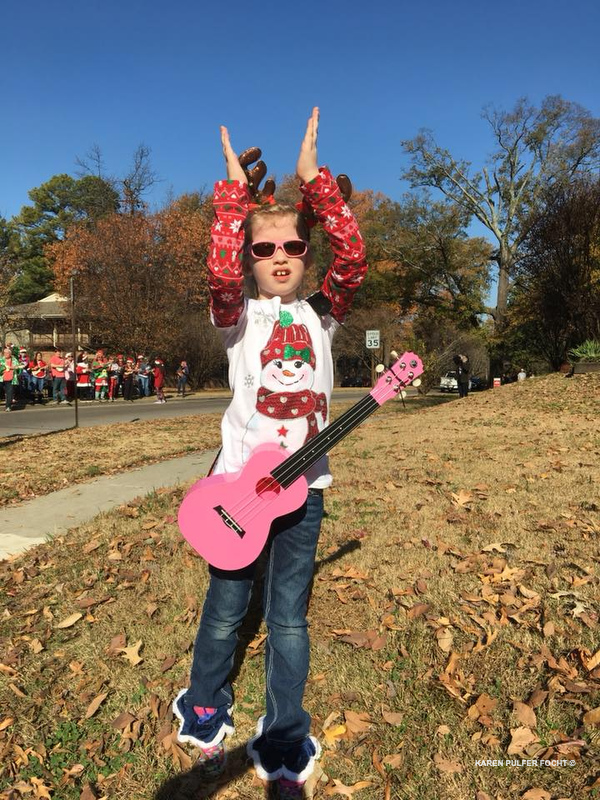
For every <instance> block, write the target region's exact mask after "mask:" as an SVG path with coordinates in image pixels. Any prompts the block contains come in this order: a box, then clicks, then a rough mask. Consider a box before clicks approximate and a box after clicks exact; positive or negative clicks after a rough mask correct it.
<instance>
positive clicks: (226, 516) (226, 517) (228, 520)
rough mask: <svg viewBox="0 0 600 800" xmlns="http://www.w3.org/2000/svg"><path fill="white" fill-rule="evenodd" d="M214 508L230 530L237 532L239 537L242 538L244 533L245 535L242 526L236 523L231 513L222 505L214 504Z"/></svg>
mask: <svg viewBox="0 0 600 800" xmlns="http://www.w3.org/2000/svg"><path fill="white" fill-rule="evenodd" d="M214 510H215V511H216V512H217V514H218V515H219V516H220V517H221V519H222V520H223V522H224V523H225V525H227V527H228V528H231V530H232V531H233V532H234V533H237V535H238V536H239V537H240V539H243V538H244V535H245V533H246V531H245V530H244V529H243V528H242V526H241V525H238V523H237V522H236V521H235V520H234V518H233V517H232V516H231V514H230V513H229V512H228V511H226V510H225V509H224V508H223V506H215V509H214Z"/></svg>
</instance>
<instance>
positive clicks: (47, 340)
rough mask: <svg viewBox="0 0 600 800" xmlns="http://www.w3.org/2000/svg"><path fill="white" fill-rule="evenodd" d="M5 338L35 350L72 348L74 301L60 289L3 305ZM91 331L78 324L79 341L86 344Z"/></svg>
mask: <svg viewBox="0 0 600 800" xmlns="http://www.w3.org/2000/svg"><path fill="white" fill-rule="evenodd" d="M2 318H3V319H2V322H3V328H4V339H5V341H7V342H12V343H13V344H17V345H19V347H26V348H27V350H28V351H30V352H32V353H35V352H37V351H38V350H41V351H42V352H49V351H52V350H53V349H54V348H56V347H59V348H61V349H62V350H72V349H73V335H72V330H71V302H70V300H69V299H68V298H66V297H62V296H61V295H60V294H58V293H57V292H54V293H53V294H49V295H48V297H43V298H42V299H41V300H38V301H37V302H36V303H24V304H23V305H19V306H8V307H4V308H3V309H2ZM88 342H89V333H88V332H85V333H84V332H82V331H81V330H80V328H79V327H78V328H77V345H78V346H79V347H85V346H86V345H87V344H88Z"/></svg>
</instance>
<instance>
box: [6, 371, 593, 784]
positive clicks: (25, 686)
mask: <svg viewBox="0 0 600 800" xmlns="http://www.w3.org/2000/svg"><path fill="white" fill-rule="evenodd" d="M599 392H600V376H596V377H592V376H580V377H575V378H572V379H570V380H567V379H565V378H563V377H562V376H549V377H547V378H539V379H532V380H528V381H526V382H525V383H524V384H521V385H510V386H505V387H502V388H501V389H496V390H494V391H493V392H485V393H482V394H480V395H474V396H470V397H469V398H467V399H466V400H453V401H451V402H449V403H446V404H444V405H443V406H439V407H435V408H424V409H423V410H422V411H420V412H417V413H415V414H410V415H406V414H404V413H403V412H402V410H401V408H400V406H399V405H398V404H396V403H394V404H391V403H388V404H387V405H386V406H385V407H384V408H383V409H381V411H380V412H378V413H377V414H376V415H374V416H373V417H372V418H371V419H370V420H369V421H368V422H367V423H366V424H365V425H364V426H363V427H362V428H361V429H359V430H358V431H356V432H355V433H354V434H353V435H352V436H351V437H349V438H348V439H346V440H344V442H342V443H341V444H340V445H339V446H338V448H337V449H336V450H335V451H334V453H333V454H332V457H331V461H332V469H333V472H334V475H335V478H336V480H335V484H334V487H333V488H332V489H330V490H329V491H328V493H327V497H326V510H327V517H326V518H325V520H324V525H323V533H322V539H321V545H320V549H319V554H318V561H317V571H316V576H315V582H314V589H313V594H312V599H311V606H310V612H309V614H310V620H311V637H312V663H311V676H310V681H309V684H308V687H307V693H306V706H307V708H308V710H309V711H310V712H311V714H312V716H313V720H314V733H315V734H316V735H317V736H318V737H319V739H320V741H321V743H322V745H323V750H324V753H323V756H322V758H321V762H320V767H321V769H322V770H323V774H322V775H321V777H320V780H319V781H318V783H317V785H316V787H315V796H316V797H324V798H325V797H336V796H339V797H356V798H358V800H363V799H364V800H375V799H377V800H381V798H384V800H385V798H398V799H399V800H432V799H434V800H436V799H437V798H444V799H445V798H451V799H452V800H512V799H513V798H525V800H536V799H537V800H559V799H560V798H569V800H581V799H582V798H588V797H589V798H593V797H596V796H600V772H599V767H600V759H599V749H598V748H599V744H600V695H599V693H598V689H599V688H600V635H599V632H600V627H599V620H598V599H599V591H598V569H599V566H598V565H599V559H600V547H599V541H600V499H599V493H598V485H599V484H600V432H599V428H598V424H597V420H598V397H599ZM181 496H182V490H177V491H167V490H165V491H161V492H158V493H155V494H153V495H150V496H148V497H147V498H145V499H144V500H143V501H141V502H138V503H133V504H131V505H129V506H126V507H123V508H121V509H120V510H118V511H115V512H113V513H110V514H105V515H102V517H100V518H98V519H96V520H94V521H93V522H92V523H90V524H88V525H86V526H83V527H81V528H79V529H76V530H73V531H71V532H70V533H69V534H68V535H67V536H64V537H62V538H61V539H59V540H55V541H54V542H52V543H51V544H47V545H43V546H40V547H37V548H35V549H34V550H31V551H30V552H28V553H27V554H25V555H23V556H21V557H19V558H16V559H14V560H13V561H11V562H4V563H3V565H2V567H1V569H2V572H1V575H0V580H1V581H2V588H3V590H4V596H5V598H6V602H5V608H4V611H3V615H2V626H3V634H4V637H3V643H2V646H1V652H0V680H1V681H2V684H1V688H0V709H1V711H0V796H2V797H5V798H21V797H24V798H31V797H33V798H35V797H42V798H43V797H52V798H60V800H72V799H75V798H84V800H91V798H93V797H97V798H99V797H106V798H111V799H112V798H128V800H132V799H133V798H139V800H142V798H150V797H156V798H161V800H162V798H167V797H168V798H179V799H180V800H182V798H184V797H185V798H189V797H192V796H199V795H198V794H197V793H196V794H195V795H194V794H193V791H192V790H194V791H195V790H196V789H197V788H198V787H197V786H195V785H194V780H195V779H194V773H192V775H191V776H190V775H189V774H187V775H186V774H185V773H187V771H188V770H189V768H190V767H191V765H192V759H193V750H191V749H190V750H187V749H186V748H183V747H180V746H179V745H177V744H176V742H175V737H174V731H175V729H176V726H175V721H174V719H173V717H172V713H171V711H170V703H171V700H172V698H173V696H174V694H175V693H176V692H177V691H178V689H179V688H180V687H182V686H185V685H186V682H187V674H188V669H189V665H190V659H191V647H192V643H193V638H194V635H195V631H196V628H197V624H198V619H199V614H200V611H201V607H202V597H203V592H204V590H205V588H206V585H207V570H206V566H205V564H204V563H203V562H202V560H201V559H200V558H199V557H197V556H196V555H195V554H194V552H193V551H192V550H191V549H190V548H189V546H188V545H187V544H186V543H185V542H184V541H183V540H182V539H181V537H180V535H179V534H178V531H177V527H176V524H175V515H176V511H177V507H178V504H179V502H180V500H181ZM258 611H259V610H258V609H253V611H252V612H251V613H250V615H249V618H248V620H247V622H246V624H245V626H244V629H243V631H242V636H241V646H240V653H239V658H238V660H237V662H236V667H235V680H234V685H235V687H236V693H237V696H236V710H235V722H236V728H237V730H236V734H235V736H234V737H233V738H232V740H231V742H230V748H231V757H230V759H229V765H230V766H229V773H228V778H227V782H225V783H224V784H223V786H222V787H221V788H220V790H219V792H218V793H217V794H214V795H213V796H215V797H217V796H218V797H220V798H232V799H233V798H253V797H261V796H263V794H264V790H263V788H262V787H261V786H260V785H259V783H258V782H257V781H256V780H255V779H254V778H253V776H252V773H251V772H250V771H249V770H248V766H247V764H246V762H245V759H244V758H243V746H244V744H245V742H246V741H247V739H248V737H249V736H250V735H251V734H252V732H253V731H254V728H255V725H256V720H257V718H258V716H259V715H260V714H261V713H262V712H263V709H264V699H263V676H262V672H263V661H262V657H263V649H264V630H263V628H262V627H261V626H260V617H259V613H258ZM535 760H537V765H534V761H535ZM494 762H495V763H494ZM528 762H529V765H528ZM540 762H548V765H543V766H539V763H540ZM571 762H572V765H571ZM553 764H554V765H553ZM182 773H183V774H184V777H183V778H181V777H178V776H181V774H182ZM161 787H162V788H161ZM2 792H3V794H2ZM11 792H12V794H11Z"/></svg>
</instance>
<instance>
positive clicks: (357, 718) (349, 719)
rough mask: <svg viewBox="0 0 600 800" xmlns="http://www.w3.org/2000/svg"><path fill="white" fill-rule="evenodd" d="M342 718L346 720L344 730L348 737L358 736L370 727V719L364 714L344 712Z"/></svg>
mask: <svg viewBox="0 0 600 800" xmlns="http://www.w3.org/2000/svg"><path fill="white" fill-rule="evenodd" d="M344 717H345V720H346V729H347V731H348V734H349V735H350V736H359V735H360V734H361V733H365V732H366V731H368V730H370V729H371V727H372V725H371V718H370V716H369V714H367V713H366V712H362V713H360V714H357V713H356V711H345V712H344Z"/></svg>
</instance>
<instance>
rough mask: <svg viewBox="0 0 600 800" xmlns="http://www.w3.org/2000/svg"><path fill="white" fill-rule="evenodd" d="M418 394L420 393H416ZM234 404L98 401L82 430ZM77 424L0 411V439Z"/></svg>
mask: <svg viewBox="0 0 600 800" xmlns="http://www.w3.org/2000/svg"><path fill="white" fill-rule="evenodd" d="M412 391H413V392H415V391H416V390H414V389H413V390H412ZM367 392H368V389H335V390H334V392H333V398H332V400H333V402H334V403H337V402H348V403H355V402H357V401H358V400H360V398H361V397H363V396H364V395H365V394H366V393H367ZM230 400H231V395H230V393H229V392H202V393H196V394H191V395H189V396H188V397H185V398H183V399H181V398H180V397H175V398H172V399H170V400H169V401H168V402H167V403H165V404H164V405H159V404H156V403H155V401H154V398H152V397H149V398H143V399H142V400H135V401H134V402H133V403H126V402H125V401H124V400H122V399H119V400H117V401H116V402H115V403H106V402H104V403H99V402H96V401H83V402H79V404H78V406H79V427H81V428H89V427H92V426H94V425H110V424H111V423H115V422H133V421H138V420H148V419H159V418H161V417H167V418H172V417H183V416H187V415H189V414H214V413H221V414H222V413H223V411H224V410H225V409H226V407H227V406H228V404H229V401H230ZM74 423H75V407H74V406H72V405H71V406H66V405H65V406H63V405H62V404H61V405H60V406H55V405H52V404H48V405H45V406H31V405H29V406H25V407H24V408H21V409H19V410H15V411H12V412H11V413H10V414H6V413H2V412H1V411H0V437H3V436H4V437H8V436H16V435H19V434H34V433H49V432H50V431H59V430H63V429H65V428H70V427H72V426H73V425H74Z"/></svg>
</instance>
